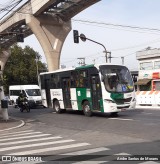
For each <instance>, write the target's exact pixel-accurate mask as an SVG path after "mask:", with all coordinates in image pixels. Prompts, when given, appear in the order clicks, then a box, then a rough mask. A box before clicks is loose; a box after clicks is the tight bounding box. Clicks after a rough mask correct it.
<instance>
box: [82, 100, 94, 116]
mask: <svg viewBox="0 0 160 164" xmlns="http://www.w3.org/2000/svg"><path fill="white" fill-rule="evenodd" d="M82 108H83V113H84V115H85V116H87V117H91V116H92V111H91V108H90V104H89V102H88V101H85V102H84V103H83V105H82Z"/></svg>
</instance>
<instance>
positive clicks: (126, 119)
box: [108, 118, 133, 121]
mask: <svg viewBox="0 0 160 164" xmlns="http://www.w3.org/2000/svg"><path fill="white" fill-rule="evenodd" d="M108 119H110V120H121V121H133V119H130V118H108Z"/></svg>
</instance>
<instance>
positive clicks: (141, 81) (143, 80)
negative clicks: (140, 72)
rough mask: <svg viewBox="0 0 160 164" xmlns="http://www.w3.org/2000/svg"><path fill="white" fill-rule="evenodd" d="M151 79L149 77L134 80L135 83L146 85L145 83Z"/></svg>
mask: <svg viewBox="0 0 160 164" xmlns="http://www.w3.org/2000/svg"><path fill="white" fill-rule="evenodd" d="M150 81H151V79H139V80H138V81H137V82H135V83H134V84H135V85H146V84H147V83H149V82H150Z"/></svg>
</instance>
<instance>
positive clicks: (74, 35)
mask: <svg viewBox="0 0 160 164" xmlns="http://www.w3.org/2000/svg"><path fill="white" fill-rule="evenodd" d="M73 39H74V43H79V34H78V30H73Z"/></svg>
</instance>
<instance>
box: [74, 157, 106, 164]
mask: <svg viewBox="0 0 160 164" xmlns="http://www.w3.org/2000/svg"><path fill="white" fill-rule="evenodd" d="M104 162H105V163H106V162H109V161H98V159H97V158H96V161H80V162H74V163H72V164H100V163H104Z"/></svg>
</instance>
